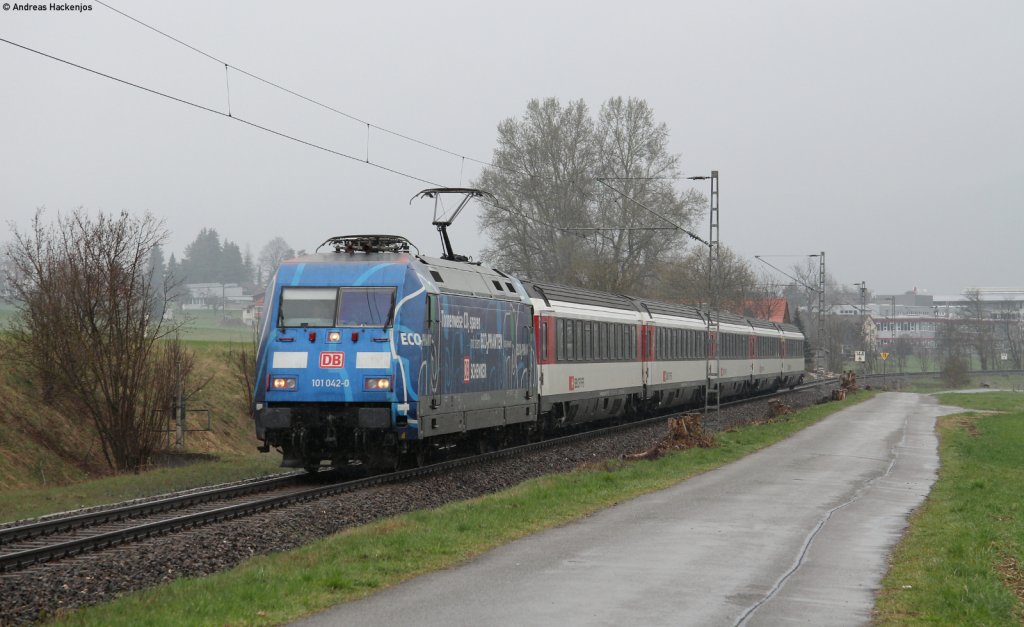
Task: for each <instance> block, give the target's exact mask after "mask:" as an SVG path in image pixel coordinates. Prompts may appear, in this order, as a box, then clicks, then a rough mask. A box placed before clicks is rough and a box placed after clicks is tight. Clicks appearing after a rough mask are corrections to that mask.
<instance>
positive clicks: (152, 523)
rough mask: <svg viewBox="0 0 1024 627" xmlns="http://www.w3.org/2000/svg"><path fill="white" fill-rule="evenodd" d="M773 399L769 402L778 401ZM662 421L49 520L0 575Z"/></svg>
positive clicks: (8, 542) (26, 527)
mask: <svg viewBox="0 0 1024 627" xmlns="http://www.w3.org/2000/svg"><path fill="white" fill-rule="evenodd" d="M835 382H836V380H835V379H822V380H818V381H813V382H810V383H806V384H803V385H801V386H797V387H796V388H795V389H794V391H800V390H806V389H811V388H814V387H819V386H823V385H831V384H835ZM788 392H789V390H787V391H784V392H778V393H776V394H785V393H788ZM771 396H773V395H762V396H758V397H755V398H748V399H742V400H737V401H731V402H729V403H723V404H722V406H723V407H728V406H735V405H740V404H743V403H751V402H763V401H764V400H765V399H767V398H770V397H771ZM664 419H665V415H660V416H656V417H652V418H647V419H644V420H639V421H635V422H630V423H626V424H621V425H614V426H608V427H602V428H599V429H592V430H589V431H583V432H579V433H573V434H568V435H565V436H562V437H558V438H552V439H548V440H543V441H540V442H534V443H530V444H524V445H521V446H517V447H511V448H506V449H500V450H497V451H492V452H488V453H483V454H479V455H474V456H469V457H461V458H456V459H452V460H448V461H443V462H439V463H436V464H431V465H429V466H423V467H420V468H412V469H408V470H400V471H397V472H393V473H387V474H381V475H374V476H369V477H365V478H360V479H355V480H346V481H333V480H331V477H332V475H331V474H330V473H321V475H324V477H322V478H321V477H320V476H319V475H318V476H317V478H319V480H320V481H323V480H324V479H326V480H327V481H328V482H327V483H323V484H320V485H316V484H315V483H316V480H315V479H313V478H312V477H311V476H308V475H306V476H304V475H301V474H293V475H288V476H284V477H275V478H272V479H267V480H261V481H252V482H248V483H246V484H242V485H231V486H226V487H217V488H211V489H208V490H201V491H197V492H192V493H189V494H184V495H178V496H171V497H167V498H160V499H156V500H152V501H147V502H144V503H135V504H128V505H122V506H117V507H113V508H109V509H104V510H101V511H95V512H85V513H76V514H72V515H70V516H53V517H49V518H47V519H45V520H40V521H35V522H30V523H26V524H20V525H14V526H9V527H6V528H3V529H0V573H10V572H15V571H19V570H23V569H25V568H28V567H30V566H33V565H36V564H42V563H45V562H50V561H55V560H60V559H64V558H68V557H72V556H76V555H80V554H83V553H88V552H92V551H98V550H105V549H108V548H111V547H115V546H118V545H122V544H125V543H129V542H135V541H138V540H143V539H146V538H151V537H155V536H159V535H163V534H168V533H175V532H179V531H183V530H186V529H192V528H196V527H201V526H204V525H209V524H212V523H216V522H220V521H224V520H230V519H234V518H240V517H244V516H251V515H254V514H258V513H261V512H265V511H268V510H272V509H277V508H282V507H287V506H289V505H293V504H296V503H301V502H305V501H312V500H316V499H322V498H325V497H329V496H335V495H339V494H344V493H348V492H354V491H357V490H362V489H365V488H368V487H371V486H377V485H384V484H389V483H398V482H402V481H406V480H409V479H412V478H414V477H421V476H426V475H431V474H437V473H443V472H447V471H449V470H451V469H454V468H459V467H464V466H471V465H475V464H481V463H485V462H488V461H491V460H495V459H500V458H507V457H514V456H518V455H522V454H525V453H528V452H532V451H537V450H540V449H543V448H547V447H554V446H561V445H564V444H567V443H571V442H574V441H577V440H582V439H587V438H596V437H599V436H603V435H608V434H610V433H614V432H616V431H623V430H628V429H636V428H641V427H643V426H646V425H649V424H651V423H653V422H658V421H663V420H664Z"/></svg>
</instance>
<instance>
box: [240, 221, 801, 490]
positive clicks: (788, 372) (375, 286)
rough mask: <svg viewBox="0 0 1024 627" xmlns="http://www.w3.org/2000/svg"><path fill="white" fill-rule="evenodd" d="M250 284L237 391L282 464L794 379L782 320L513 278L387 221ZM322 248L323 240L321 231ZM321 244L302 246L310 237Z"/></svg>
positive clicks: (367, 457) (399, 461)
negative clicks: (259, 287) (248, 385)
mask: <svg viewBox="0 0 1024 627" xmlns="http://www.w3.org/2000/svg"><path fill="white" fill-rule="evenodd" d="M325 244H326V245H327V246H328V250H327V251H326V252H315V253H313V254H308V255H303V256H300V257H297V258H295V259H291V260H288V261H285V262H284V263H282V264H281V265H280V267H279V268H278V269H277V272H276V274H275V276H274V277H273V279H272V280H271V282H270V284H269V286H268V288H267V292H266V296H265V299H264V305H263V313H262V316H261V322H260V334H259V342H258V348H257V352H256V379H255V380H256V382H257V384H256V386H255V387H256V390H255V394H254V399H253V403H254V405H253V414H254V417H255V430H256V436H257V439H258V440H259V441H260V445H259V449H260V450H261V451H263V452H268V451H269V450H270V449H271V448H274V449H279V450H280V452H281V453H282V466H283V467H288V468H305V469H307V470H309V471H310V472H314V471H316V470H318V469H319V468H321V467H322V466H323V465H324V464H325V463H326V464H329V465H331V466H333V467H352V466H356V467H360V466H361V467H364V468H366V469H370V470H374V471H380V470H387V469H393V468H398V467H402V466H404V465H410V466H411V465H423V464H425V463H429V462H430V461H431V460H433V459H437V458H439V457H442V456H447V455H450V454H452V452H453V451H458V450H466V449H469V450H481V451H485V450H491V449H494V448H500V447H504V446H509V445H512V444H515V443H520V442H524V441H530V440H532V439H538V438H543V437H547V436H549V435H551V434H554V433H557V432H560V431H564V430H568V429H573V428H578V427H580V426H584V425H585V423H588V422H592V421H601V420H605V421H608V420H629V419H634V418H637V417H640V416H645V415H649V414H651V413H653V412H659V411H669V410H672V409H675V408H683V407H687V406H692V405H694V404H699V403H701V402H702V399H704V397H705V394H706V393H707V390H706V388H707V381H708V376H707V364H708V358H709V356H710V357H711V358H712V359H713V360H714V363H715V364H716V365H717V368H718V373H717V377H716V380H717V382H718V390H719V392H718V394H719V396H720V398H721V399H723V400H725V399H728V398H732V397H740V396H745V395H750V394H755V393H758V392H762V391H766V390H774V389H778V388H782V387H793V386H795V385H796V384H798V383H799V382H800V381H801V380H802V377H803V375H804V350H803V341H804V337H803V335H802V334H801V333H800V331H799V329H798V328H797V327H795V326H793V325H790V324H777V323H773V322H768V321H764V320H756V319H751V318H745V317H742V316H738V315H735V314H731V313H727V312H725V311H721V312H719V313H717V315H716V320H715V323H716V325H717V326H715V327H713V328H716V329H717V331H711V332H709V324H708V320H707V319H706V317H705V316H706V314H703V313H702V312H701V311H700V310H699V309H698V308H696V307H693V306H688V305H680V304H673V303H665V302H658V301H654V300H649V299H644V298H635V297H631V296H625V295H621V294H610V293H604V292H598V291H593V290H588V289H582V288H577V287H568V286H564V285H554V284H548V283H544V282H539V281H530V280H520V279H519V278H517V277H515V276H512V275H511V274H508V273H505V272H502V271H501V270H498V269H494V268H488V267H486V266H484V265H483V264H479V263H472V262H469V261H468V260H465V259H464V258H460V257H457V256H455V257H454V258H453V257H452V256H448V255H446V256H445V257H446V258H434V257H428V256H425V255H421V254H419V252H418V250H415V246H413V245H412V244H411V243H410V242H409V241H408V240H406V239H405V238H403V237H401V236H395V235H349V236H339V237H334V238H331V239H329V240H328V241H327V242H325ZM321 248H323V246H321ZM319 250H320V249H318V251H319Z"/></svg>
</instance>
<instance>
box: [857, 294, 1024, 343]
mask: <svg viewBox="0 0 1024 627" xmlns="http://www.w3.org/2000/svg"><path fill="white" fill-rule="evenodd" d="M894 305H895V306H894ZM868 308H869V310H870V311H871V314H870V315H871V316H872V318H874V320H875V324H876V325H877V327H878V342H879V344H881V345H883V346H884V345H891V344H893V343H894V342H895V341H896V340H898V339H907V340H910V341H911V342H913V343H914V344H918V345H921V346H924V347H927V348H934V347H935V337H936V333H937V332H938V330H939V328H940V326H941V325H942V324H943V323H944V322H946V321H948V320H951V319H962V318H967V317H976V316H977V315H978V313H980V314H981V319H982V320H990V321H992V322H993V324H994V323H995V322H997V321H1017V322H1019V323H1021V324H1024V288H1002V287H1000V288H991V287H982V288H969V289H966V290H964V291H963V292H961V293H960V294H958V295H955V296H931V295H928V294H919V293H917V291H916V290H914V291H913V292H907V293H906V294H894V295H891V296H877V297H875V299H874V301H873V302H872V304H870V305H869V306H868Z"/></svg>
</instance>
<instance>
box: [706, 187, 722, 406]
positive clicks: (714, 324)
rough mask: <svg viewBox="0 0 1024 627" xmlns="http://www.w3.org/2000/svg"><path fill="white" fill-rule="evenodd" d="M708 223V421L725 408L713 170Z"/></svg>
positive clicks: (716, 209) (716, 188)
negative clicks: (722, 386) (722, 384)
mask: <svg viewBox="0 0 1024 627" xmlns="http://www.w3.org/2000/svg"><path fill="white" fill-rule="evenodd" d="M708 225H709V226H708V229H709V232H708V298H707V303H706V308H705V312H704V314H705V315H704V318H705V320H707V325H708V333H707V341H708V346H707V347H706V348H707V349H708V350H706V351H705V355H706V360H707V369H706V370H707V382H706V387H705V393H704V418H705V420H706V419H709V418H710V417H711V411H712V410H714V412H715V420H716V421H717V420H718V418H719V412H721V409H722V402H721V389H720V388H719V373H720V372H721V365H722V359H721V352H720V351H719V338H720V337H721V334H720V333H719V331H720V330H721V316H720V314H719V307H720V303H719V302H718V300H719V298H718V297H719V293H718V272H719V266H720V261H721V260H720V250H719V245H718V244H719V232H718V170H712V171H711V208H710V211H709V214H708Z"/></svg>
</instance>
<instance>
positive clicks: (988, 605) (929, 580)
mask: <svg viewBox="0 0 1024 627" xmlns="http://www.w3.org/2000/svg"><path fill="white" fill-rule="evenodd" d="M939 398H940V400H941V401H942V403H943V404H946V405H954V406H959V407H967V408H970V409H978V410H986V411H996V412H1003V413H1000V414H995V415H986V414H979V413H965V414H959V415H955V416H945V417H943V418H940V419H939V423H938V431H939V442H940V444H939V452H940V456H941V464H942V465H941V470H940V471H939V479H938V481H937V482H936V483H935V486H934V487H933V488H932V491H931V494H930V495H929V497H928V500H927V501H926V502H925V504H924V506H923V507H922V508H920V509H919V510H918V511H917V512H915V513H914V515H913V516H912V517H911V519H910V530H909V531H908V533H907V535H906V536H905V537H904V539H903V540H902V541H901V543H900V544H899V546H898V547H897V549H896V551H895V552H894V554H893V558H892V564H891V567H890V570H889V574H888V575H887V576H886V578H885V580H884V581H883V589H882V592H881V594H880V596H879V599H878V604H877V606H876V621H877V622H878V623H879V624H882V625H907V624H938V625H1007V624H1020V623H1021V622H1022V620H1024V504H1022V502H1021V486H1024V464H1022V463H1021V459H1024V394H1021V393H1013V392H991V393H986V394H955V393H951V394H942V395H941V396H940V397H939Z"/></svg>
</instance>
